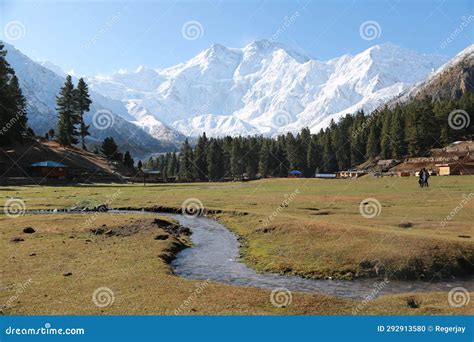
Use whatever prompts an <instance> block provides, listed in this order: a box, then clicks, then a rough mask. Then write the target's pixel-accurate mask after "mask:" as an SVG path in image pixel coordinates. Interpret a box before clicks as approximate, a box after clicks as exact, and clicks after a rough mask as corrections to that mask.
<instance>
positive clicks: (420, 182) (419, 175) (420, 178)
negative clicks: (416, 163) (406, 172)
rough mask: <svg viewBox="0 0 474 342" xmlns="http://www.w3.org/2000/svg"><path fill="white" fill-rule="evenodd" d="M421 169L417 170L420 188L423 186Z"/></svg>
mask: <svg viewBox="0 0 474 342" xmlns="http://www.w3.org/2000/svg"><path fill="white" fill-rule="evenodd" d="M423 173H424V172H423V169H420V171H419V172H418V184H420V188H422V187H423Z"/></svg>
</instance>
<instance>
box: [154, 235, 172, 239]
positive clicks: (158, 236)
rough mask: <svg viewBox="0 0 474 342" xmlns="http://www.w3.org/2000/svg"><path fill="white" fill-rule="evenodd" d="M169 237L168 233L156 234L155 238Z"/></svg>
mask: <svg viewBox="0 0 474 342" xmlns="http://www.w3.org/2000/svg"><path fill="white" fill-rule="evenodd" d="M168 238H169V235H168V234H159V235H157V236H155V240H166V239H168Z"/></svg>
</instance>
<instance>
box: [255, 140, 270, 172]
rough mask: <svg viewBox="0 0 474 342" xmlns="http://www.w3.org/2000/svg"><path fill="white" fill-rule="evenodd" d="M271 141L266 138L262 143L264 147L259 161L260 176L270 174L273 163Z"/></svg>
mask: <svg viewBox="0 0 474 342" xmlns="http://www.w3.org/2000/svg"><path fill="white" fill-rule="evenodd" d="M270 159H271V156H270V142H269V140H267V139H265V140H264V141H263V143H262V148H261V150H260V156H259V163H258V172H259V173H260V176H261V177H263V178H265V177H268V176H269V175H270V172H271V165H270Z"/></svg>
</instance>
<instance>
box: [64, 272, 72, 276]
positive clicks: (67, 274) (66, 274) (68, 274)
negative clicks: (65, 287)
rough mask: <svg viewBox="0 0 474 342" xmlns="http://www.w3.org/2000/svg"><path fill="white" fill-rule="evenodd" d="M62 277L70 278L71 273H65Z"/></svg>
mask: <svg viewBox="0 0 474 342" xmlns="http://www.w3.org/2000/svg"><path fill="white" fill-rule="evenodd" d="M63 276H65V277H69V276H72V273H71V272H66V273H63Z"/></svg>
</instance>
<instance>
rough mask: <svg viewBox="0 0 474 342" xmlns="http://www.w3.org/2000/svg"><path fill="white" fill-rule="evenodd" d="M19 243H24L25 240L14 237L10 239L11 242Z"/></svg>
mask: <svg viewBox="0 0 474 342" xmlns="http://www.w3.org/2000/svg"><path fill="white" fill-rule="evenodd" d="M21 241H25V239H23V238H21V237H14V238H13V239H11V242H21Z"/></svg>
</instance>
